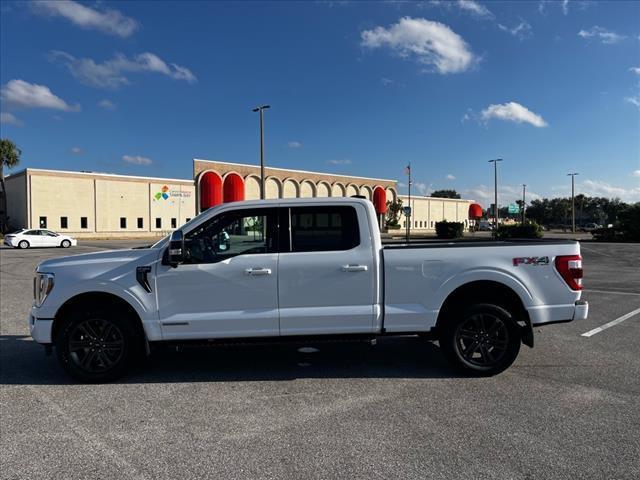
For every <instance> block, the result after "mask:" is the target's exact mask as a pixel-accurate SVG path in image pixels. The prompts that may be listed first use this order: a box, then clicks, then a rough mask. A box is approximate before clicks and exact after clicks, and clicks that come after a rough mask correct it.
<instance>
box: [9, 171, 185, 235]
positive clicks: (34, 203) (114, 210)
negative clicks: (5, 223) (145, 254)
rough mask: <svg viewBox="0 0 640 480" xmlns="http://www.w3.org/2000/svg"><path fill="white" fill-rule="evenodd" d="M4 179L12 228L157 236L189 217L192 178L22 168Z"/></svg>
mask: <svg viewBox="0 0 640 480" xmlns="http://www.w3.org/2000/svg"><path fill="white" fill-rule="evenodd" d="M5 184H6V188H7V214H8V216H9V224H10V225H11V226H12V227H14V228H47V229H50V230H53V231H57V232H62V233H69V234H72V235H73V236H77V237H138V236H159V235H163V234H166V233H167V232H169V231H171V230H172V229H174V228H177V227H178V226H180V225H182V224H183V223H185V222H186V221H188V220H189V219H191V218H192V217H194V216H195V186H194V184H193V181H192V180H177V179H170V178H154V177H134V176H125V175H112V174H103V173H86V172H66V171H60V170H43V169H37V168H27V169H25V170H23V171H21V172H18V173H16V174H14V175H10V176H8V177H7V178H6V179H5Z"/></svg>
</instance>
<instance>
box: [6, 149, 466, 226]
mask: <svg viewBox="0 0 640 480" xmlns="http://www.w3.org/2000/svg"><path fill="white" fill-rule="evenodd" d="M193 177H194V179H193V180H187V179H182V180H181V179H171V178H155V177H137V176H127V175H113V174H105V173H90V172H67V171H60V170H46V169H36V168H27V169H26V170H23V171H21V172H18V173H15V174H13V175H10V176H8V177H7V178H6V188H7V199H8V202H7V203H8V208H7V211H8V216H9V224H10V225H11V226H12V227H13V228H47V229H50V230H54V231H57V232H61V233H69V234H72V235H73V236H76V237H98V238H100V237H105V238H108V237H142V236H160V235H165V234H167V233H168V232H170V231H171V230H173V229H175V228H178V227H179V226H180V225H182V224H183V223H185V222H186V221H188V220H190V219H191V218H192V217H194V216H195V215H196V214H197V213H199V212H201V211H204V210H206V209H207V208H210V207H212V206H215V205H218V204H220V203H225V202H235V201H242V200H252V199H259V198H260V167H259V166H257V165H247V164H241V163H229V162H218V161H211V160H200V159H194V160H193ZM354 195H360V196H363V197H365V198H367V199H369V200H371V201H372V202H373V204H374V206H375V208H376V211H377V212H378V215H379V221H380V223H381V225H383V222H384V215H385V212H386V210H387V202H388V201H392V202H393V201H395V200H396V199H397V198H402V199H403V202H404V204H405V206H406V204H407V201H408V199H407V197H405V196H401V197H398V192H397V183H396V181H395V180H388V179H381V178H370V177H357V176H347V175H338V174H331V173H320V172H309V171H304V170H291V169H284V168H275V167H267V168H265V196H266V198H297V197H343V196H348V197H350V196H354ZM469 203H471V202H470V201H468V200H452V199H443V198H437V199H436V198H426V197H412V199H411V204H412V207H413V217H412V221H413V224H412V229H413V230H414V231H421V230H424V231H429V230H433V229H434V228H435V222H436V221H440V220H444V219H446V220H449V221H462V222H465V226H467V225H468V221H467V215H468V208H469ZM404 221H405V219H404V218H401V219H400V224H401V225H403V226H405V225H406V224H404Z"/></svg>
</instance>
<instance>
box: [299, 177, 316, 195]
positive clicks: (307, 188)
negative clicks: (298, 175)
mask: <svg viewBox="0 0 640 480" xmlns="http://www.w3.org/2000/svg"><path fill="white" fill-rule="evenodd" d="M315 196H316V186H315V185H314V183H313V182H312V181H311V180H303V181H302V183H301V184H300V197H301V198H312V197H315Z"/></svg>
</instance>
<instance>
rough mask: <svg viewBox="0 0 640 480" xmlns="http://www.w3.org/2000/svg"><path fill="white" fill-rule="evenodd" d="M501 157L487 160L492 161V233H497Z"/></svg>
mask: <svg viewBox="0 0 640 480" xmlns="http://www.w3.org/2000/svg"><path fill="white" fill-rule="evenodd" d="M501 161H502V159H501V158H496V159H494V160H489V163H493V199H494V204H493V222H494V223H493V234H494V236H495V235H496V234H497V233H498V162H501Z"/></svg>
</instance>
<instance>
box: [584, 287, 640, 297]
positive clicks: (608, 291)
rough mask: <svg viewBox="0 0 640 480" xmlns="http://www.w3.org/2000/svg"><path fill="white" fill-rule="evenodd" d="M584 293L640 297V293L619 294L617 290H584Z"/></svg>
mask: <svg viewBox="0 0 640 480" xmlns="http://www.w3.org/2000/svg"><path fill="white" fill-rule="evenodd" d="M582 291H583V292H594V293H611V294H613V295H636V296H638V297H640V293H635V292H619V291H616V290H591V289H584V290H582Z"/></svg>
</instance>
